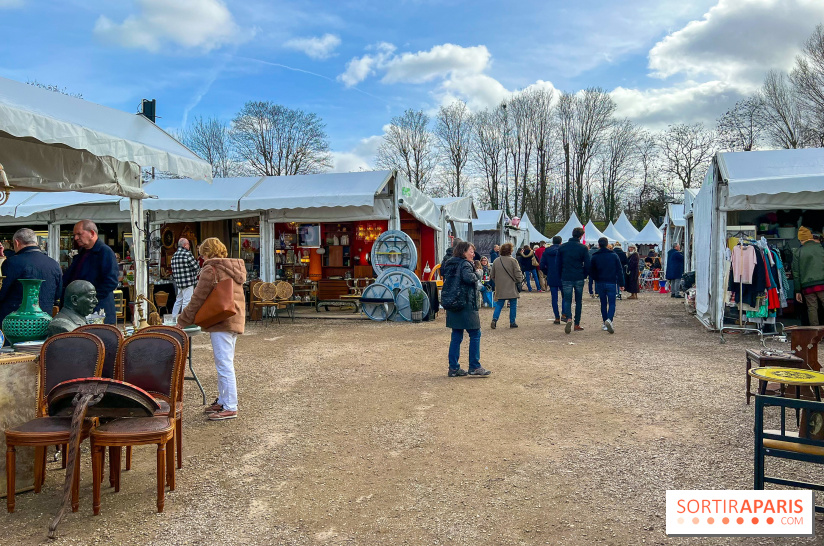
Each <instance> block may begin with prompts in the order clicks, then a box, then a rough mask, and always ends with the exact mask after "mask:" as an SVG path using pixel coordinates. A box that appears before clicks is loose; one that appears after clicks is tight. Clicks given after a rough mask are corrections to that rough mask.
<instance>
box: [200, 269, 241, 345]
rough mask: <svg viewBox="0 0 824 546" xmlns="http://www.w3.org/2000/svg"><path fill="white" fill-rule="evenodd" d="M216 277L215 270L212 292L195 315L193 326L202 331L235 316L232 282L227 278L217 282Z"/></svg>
mask: <svg viewBox="0 0 824 546" xmlns="http://www.w3.org/2000/svg"><path fill="white" fill-rule="evenodd" d="M217 277H218V274H217V269H215V284H214V286H213V287H212V291H211V292H210V293H209V296H208V297H207V298H206V301H204V302H203V305H201V306H200V309H198V311H197V314H195V324H197V325H198V326H200V327H201V328H203V329H204V330H205V329H207V328H211V327H212V326H214V325H215V324H218V323H220V322H223V321H224V320H226V319H227V318H229V317H233V316H235V315H236V314H237V310H236V309H235V294H234V284H233V283H234V281H232V279H231V278H229V277H227V278H225V279H223V280H222V281H220V282H218V281H217Z"/></svg>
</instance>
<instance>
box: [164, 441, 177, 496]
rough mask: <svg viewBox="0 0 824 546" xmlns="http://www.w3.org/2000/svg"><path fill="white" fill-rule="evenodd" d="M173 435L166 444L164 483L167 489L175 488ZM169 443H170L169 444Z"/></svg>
mask: <svg viewBox="0 0 824 546" xmlns="http://www.w3.org/2000/svg"><path fill="white" fill-rule="evenodd" d="M174 443H175V442H174V437H172V439H171V441H170V442H168V443H167V444H166V485H168V486H169V491H174V490H175V446H174ZM169 444H171V445H169Z"/></svg>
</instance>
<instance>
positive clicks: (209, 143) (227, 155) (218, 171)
mask: <svg viewBox="0 0 824 546" xmlns="http://www.w3.org/2000/svg"><path fill="white" fill-rule="evenodd" d="M180 141H181V142H182V143H183V144H185V145H186V146H187V147H188V148H189V149H190V150H192V151H193V152H194V153H196V154H197V155H199V156H200V157H202V158H203V159H205V160H206V161H208V162H209V163H210V164H211V165H212V176H216V177H224V178H225V177H229V176H235V175H238V174H241V173H242V169H241V168H240V166H239V165H238V163H237V162H236V161H234V158H233V151H232V143H231V139H230V136H229V124H228V123H226V122H223V121H220V120H219V119H217V118H216V117H210V118H207V119H204V118H202V117H200V116H198V117H196V118H195V119H194V121H192V123H190V124H189V126H188V127H187V128H186V129H184V130H183V131H181V133H180Z"/></svg>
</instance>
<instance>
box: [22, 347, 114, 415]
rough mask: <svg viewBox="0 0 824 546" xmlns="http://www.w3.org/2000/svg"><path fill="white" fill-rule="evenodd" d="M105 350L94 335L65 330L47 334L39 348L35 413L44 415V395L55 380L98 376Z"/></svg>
mask: <svg viewBox="0 0 824 546" xmlns="http://www.w3.org/2000/svg"><path fill="white" fill-rule="evenodd" d="M105 357H106V349H105V348H104V346H103V342H102V341H101V340H100V338H98V337H97V336H95V335H92V334H88V333H83V332H65V333H63V334H57V335H55V336H52V337H50V338H49V339H47V340H46V342H45V343H43V346H42V347H41V348H40V363H39V366H40V381H39V389H38V390H39V392H38V396H37V415H38V417H42V416H44V415H46V406H45V404H46V396H47V395H48V394H49V391H51V390H52V388H54V386H55V385H57V384H58V383H62V382H63V381H68V380H70V379H81V378H84V377H100V374H101V373H102V371H103V361H104V360H105Z"/></svg>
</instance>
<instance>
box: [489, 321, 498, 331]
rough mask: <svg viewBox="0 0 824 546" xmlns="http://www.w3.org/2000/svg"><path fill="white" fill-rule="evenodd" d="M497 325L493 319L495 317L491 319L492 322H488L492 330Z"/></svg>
mask: <svg viewBox="0 0 824 546" xmlns="http://www.w3.org/2000/svg"><path fill="white" fill-rule="evenodd" d="M497 325H498V321H497V320H495V319H492V324H490V325H489V327H490V328H492V329H493V330H494V329H495V327H496V326H497Z"/></svg>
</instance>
